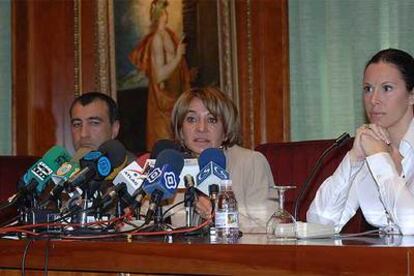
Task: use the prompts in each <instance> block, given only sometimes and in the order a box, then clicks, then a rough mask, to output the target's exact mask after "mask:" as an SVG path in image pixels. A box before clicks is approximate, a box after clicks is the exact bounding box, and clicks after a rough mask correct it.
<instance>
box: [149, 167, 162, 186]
mask: <svg viewBox="0 0 414 276" xmlns="http://www.w3.org/2000/svg"><path fill="white" fill-rule="evenodd" d="M161 173H162V171H161V169H160V168H158V167H157V168H154V169H153V170H152V171H151V172H150V174H149V175H148V177H147V179H148V182H149V183H152V182H154V181H155V180H156V179H157V178H158V177H160V175H161Z"/></svg>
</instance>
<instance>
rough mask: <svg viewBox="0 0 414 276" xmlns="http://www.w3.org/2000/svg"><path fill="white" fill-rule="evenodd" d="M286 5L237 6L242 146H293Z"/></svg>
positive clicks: (247, 2)
mask: <svg viewBox="0 0 414 276" xmlns="http://www.w3.org/2000/svg"><path fill="white" fill-rule="evenodd" d="M287 8H288V7H287V1H286V0H254V1H253V0H242V1H236V17H237V21H236V22H237V51H238V63H239V65H238V70H239V95H240V103H239V106H240V115H241V123H242V131H243V138H244V143H245V145H246V146H254V145H258V144H262V143H266V142H282V141H289V137H290V135H289V131H290V126H289V122H290V120H289V118H290V111H289V42H288V38H289V36H288V10H287Z"/></svg>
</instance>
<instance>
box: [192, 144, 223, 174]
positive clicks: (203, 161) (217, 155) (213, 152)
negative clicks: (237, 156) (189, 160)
mask: <svg viewBox="0 0 414 276" xmlns="http://www.w3.org/2000/svg"><path fill="white" fill-rule="evenodd" d="M211 161H213V162H214V163H216V164H217V165H219V166H220V167H221V168H223V169H224V170H225V169H226V156H225V155H224V153H223V151H222V150H221V149H218V148H208V149H205V150H204V151H203V152H202V153H201V154H200V157H199V158H198V165H199V167H200V170H201V169H202V168H204V167H205V166H206V165H207V164H208V163H209V162H211Z"/></svg>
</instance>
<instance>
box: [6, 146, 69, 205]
mask: <svg viewBox="0 0 414 276" xmlns="http://www.w3.org/2000/svg"><path fill="white" fill-rule="evenodd" d="M70 158H71V156H70V155H69V153H68V152H67V151H66V149H64V148H63V147H61V146H53V147H52V148H51V149H49V150H48V151H47V152H46V153H45V154H44V155H43V157H42V158H41V159H40V160H38V161H37V162H36V163H35V164H34V165H33V166H31V167H30V169H29V170H27V172H26V173H25V174H24V175H23V177H22V178H21V179H20V180H19V183H18V192H17V193H16V194H14V195H12V196H11V197H9V199H8V202H9V203H10V204H11V203H14V202H16V201H17V200H19V199H20V198H21V197H22V196H24V195H27V194H31V193H36V194H37V195H39V194H41V193H42V192H43V191H44V189H45V187H46V185H47V184H48V182H49V181H50V179H51V177H52V174H53V173H55V172H56V171H57V170H58V169H59V167H60V166H61V165H62V164H63V163H65V162H67V161H69V160H70Z"/></svg>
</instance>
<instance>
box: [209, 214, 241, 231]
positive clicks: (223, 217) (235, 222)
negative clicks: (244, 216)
mask: <svg viewBox="0 0 414 276" xmlns="http://www.w3.org/2000/svg"><path fill="white" fill-rule="evenodd" d="M215 222H216V228H239V212H220V211H217V212H216V214H215Z"/></svg>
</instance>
